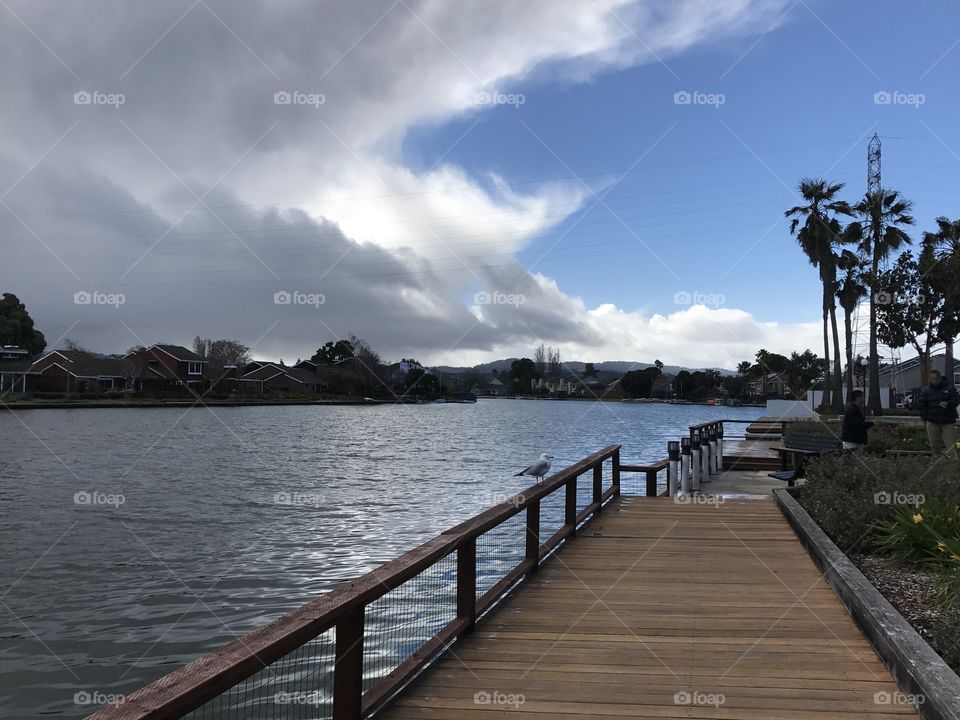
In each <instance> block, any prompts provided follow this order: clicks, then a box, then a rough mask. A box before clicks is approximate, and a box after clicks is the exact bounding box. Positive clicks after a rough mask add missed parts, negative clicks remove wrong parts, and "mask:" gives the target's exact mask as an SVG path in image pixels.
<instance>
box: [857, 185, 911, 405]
mask: <svg viewBox="0 0 960 720" xmlns="http://www.w3.org/2000/svg"><path fill="white" fill-rule="evenodd" d="M912 207H913V203H911V202H910V201H909V200H907V199H905V198H904V197H903V196H902V195H900V193H898V192H897V191H896V190H884V189H880V190H877V191H875V192H868V193H867V194H866V195H864V196H863V199H862V200H860V202H858V203H857V204H856V206H855V207H854V208H853V209H854V211H855V212H856V213H857V214H858V215H859V216H860V217H861V227H860V231H859V234H860V237H861V241H860V251H861V252H862V253H863V255H864V256H865V257H867V258H869V261H870V274H869V275H868V276H867V281H868V283H869V284H870V289H871V293H870V357H869V369H868V374H869V384H868V390H869V392H868V393H867V394H868V396H869V397H868V399H867V404H868V407H869V409H870V412H871V413H873V414H875V415H879V414H881V413H882V411H883V408H882V406H881V403H880V358H879V357H878V356H877V291H876V284H877V279H878V276H879V274H880V265H881V263H882V262H883V261H884V260H886V259H887V258H888V257H889V256H890V255H891V253H893V252H896V251H897V250H899V249H900V248H901V247H903V246H904V245H909V244H910V243H911V242H912V240H911V239H910V236H909V235H907V233H906V231H905V230H904V229H903V226H905V225H913V216H911V215H910V209H911V208H912Z"/></svg>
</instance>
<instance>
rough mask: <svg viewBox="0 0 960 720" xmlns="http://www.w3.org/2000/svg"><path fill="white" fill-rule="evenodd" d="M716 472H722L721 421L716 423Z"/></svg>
mask: <svg viewBox="0 0 960 720" xmlns="http://www.w3.org/2000/svg"><path fill="white" fill-rule="evenodd" d="M717 472H723V421H722V420H721V421H720V422H718V423H717Z"/></svg>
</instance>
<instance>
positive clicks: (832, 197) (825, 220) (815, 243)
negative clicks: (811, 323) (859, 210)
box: [784, 178, 853, 411]
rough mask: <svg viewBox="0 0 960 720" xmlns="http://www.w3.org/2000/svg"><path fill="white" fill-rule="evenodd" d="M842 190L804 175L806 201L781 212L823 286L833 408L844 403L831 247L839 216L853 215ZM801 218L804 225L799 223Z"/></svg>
mask: <svg viewBox="0 0 960 720" xmlns="http://www.w3.org/2000/svg"><path fill="white" fill-rule="evenodd" d="M842 189H843V183H828V182H827V181H826V180H824V179H822V178H818V179H813V178H803V179H802V180H801V181H800V186H799V191H800V195H801V196H802V197H803V199H804V201H805V204H804V205H797V206H794V207H792V208H790V209H789V210H787V211H786V212H785V213H784V215H785V216H786V217H788V218H792V220H791V222H790V234H791V235H796V237H797V241H798V242H799V243H800V247H801V249H802V250H803V252H804V254H806V256H807V259H808V260H809V261H810V264H811V265H813V266H814V267H815V268H817V269H818V270H819V272H820V283H821V285H822V286H823V305H822V310H823V357H824V362H825V363H826V365H827V371H826V373H825V375H824V378H825V382H824V403H825V404H826V403H827V402H828V398H829V397H830V395H831V389H833V393H832V400H829V402H830V404H831V405H832V407H833V409H834V410H837V411H839V410H840V409H841V408H842V406H843V399H842V391H841V389H840V336H839V333H838V332H837V314H836V308H837V304H836V300H835V295H834V293H835V292H836V290H835V286H836V279H837V256H836V254H835V252H834V247H835V246H836V245H838V244H840V243H841V242H842V241H843V237H842V235H841V231H842V227H841V225H840V221H839V220H838V219H837V218H838V216H841V215H847V216H849V215H853V210H852V209H851V207H850V205H849V204H848V203H847V202H846V201H844V200H838V199H837V193H839V192H840V191H841V190H842ZM801 220H803V225H801V224H800V222H801ZM831 329H832V334H833V347H834V353H833V355H834V363H833V378H831V376H830V370H829V366H830V330H831Z"/></svg>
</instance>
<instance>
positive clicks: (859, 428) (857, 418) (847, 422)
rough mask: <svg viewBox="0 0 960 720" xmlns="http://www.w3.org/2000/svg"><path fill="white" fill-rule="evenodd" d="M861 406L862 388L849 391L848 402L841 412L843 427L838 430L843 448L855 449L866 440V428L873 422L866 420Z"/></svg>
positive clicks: (862, 404) (862, 400) (862, 402)
mask: <svg viewBox="0 0 960 720" xmlns="http://www.w3.org/2000/svg"><path fill="white" fill-rule="evenodd" d="M863 406H864V399H863V390H854V391H853V392H852V393H850V402H848V403H847V409H846V410H845V411H844V413H843V429H842V430H841V431H840V440H841V441H842V442H843V449H844V450H856V449H857V448H859V447H861V446H863V445H865V444H866V442H867V430H869V429H870V428H872V427H873V423H872V422H870V421H868V420H867V417H866V415H865V414H864V412H863Z"/></svg>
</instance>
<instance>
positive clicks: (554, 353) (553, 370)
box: [547, 348, 563, 377]
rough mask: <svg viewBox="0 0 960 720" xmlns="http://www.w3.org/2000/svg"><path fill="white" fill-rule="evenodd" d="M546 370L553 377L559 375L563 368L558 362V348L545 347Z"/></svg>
mask: <svg viewBox="0 0 960 720" xmlns="http://www.w3.org/2000/svg"><path fill="white" fill-rule="evenodd" d="M547 365H548V372H549V373H550V375H552V376H554V377H559V375H560V371H561V370H562V369H563V367H562V365H561V363H560V348H547Z"/></svg>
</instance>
